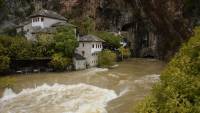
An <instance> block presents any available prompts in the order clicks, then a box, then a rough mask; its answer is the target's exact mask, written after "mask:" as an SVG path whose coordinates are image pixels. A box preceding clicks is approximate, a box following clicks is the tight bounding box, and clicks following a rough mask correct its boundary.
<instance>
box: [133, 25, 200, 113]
mask: <svg viewBox="0 0 200 113" xmlns="http://www.w3.org/2000/svg"><path fill="white" fill-rule="evenodd" d="M199 81H200V27H198V28H196V29H195V35H194V36H193V37H192V38H191V39H190V40H189V42H188V43H185V44H184V45H183V46H182V48H181V49H180V51H179V53H178V54H177V55H176V56H175V57H174V58H173V59H172V60H171V62H170V63H169V64H168V66H167V67H166V69H165V71H164V72H163V73H162V75H161V81H160V83H158V84H157V85H156V86H155V87H154V88H153V91H152V94H151V96H150V98H149V100H148V99H146V100H144V102H143V103H142V104H140V105H139V106H138V108H137V113H200V82H199ZM149 102H151V103H149ZM149 109H152V110H150V111H149ZM154 111H155V112H154Z"/></svg>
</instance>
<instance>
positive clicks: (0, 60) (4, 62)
mask: <svg viewBox="0 0 200 113" xmlns="http://www.w3.org/2000/svg"><path fill="white" fill-rule="evenodd" d="M9 67H10V58H9V57H7V56H0V72H3V71H6V70H8V69H9Z"/></svg>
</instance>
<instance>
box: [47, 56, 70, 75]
mask: <svg viewBox="0 0 200 113" xmlns="http://www.w3.org/2000/svg"><path fill="white" fill-rule="evenodd" d="M69 64H71V59H70V58H67V57H64V56H63V55H62V54H61V53H57V54H54V55H53V56H52V60H51V62H50V64H49V65H50V66H51V67H52V68H54V70H57V71H64V70H65V69H66V67H67V66H68V65H69Z"/></svg>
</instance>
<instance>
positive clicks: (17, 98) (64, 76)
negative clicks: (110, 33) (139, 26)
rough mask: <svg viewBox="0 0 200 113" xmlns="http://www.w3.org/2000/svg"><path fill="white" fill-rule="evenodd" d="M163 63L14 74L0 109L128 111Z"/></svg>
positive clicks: (17, 112)
mask: <svg viewBox="0 0 200 113" xmlns="http://www.w3.org/2000/svg"><path fill="white" fill-rule="evenodd" d="M164 66H165V63H163V62H161V61H157V60H153V59H129V60H127V61H124V62H120V63H119V64H118V65H116V66H115V68H114V69H101V68H92V69H88V70H83V71H77V72H70V73H39V74H28V75H17V76H15V75H13V76H14V78H16V81H17V82H16V84H15V86H14V87H13V89H5V90H4V91H3V92H1V93H2V95H3V96H2V98H1V99H0V113H131V112H130V111H131V110H132V109H133V108H134V106H135V105H136V104H137V102H138V101H139V100H141V99H143V98H144V96H145V95H147V94H149V92H150V89H151V88H152V86H153V84H155V82H157V81H158V80H159V74H160V72H161V71H162V70H163V68H164Z"/></svg>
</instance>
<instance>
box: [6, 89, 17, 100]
mask: <svg viewBox="0 0 200 113" xmlns="http://www.w3.org/2000/svg"><path fill="white" fill-rule="evenodd" d="M15 96H16V93H15V92H14V91H13V90H12V89H11V88H6V89H5V91H4V93H3V99H5V100H6V99H9V98H13V97H15Z"/></svg>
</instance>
